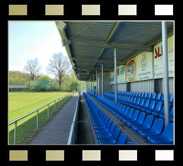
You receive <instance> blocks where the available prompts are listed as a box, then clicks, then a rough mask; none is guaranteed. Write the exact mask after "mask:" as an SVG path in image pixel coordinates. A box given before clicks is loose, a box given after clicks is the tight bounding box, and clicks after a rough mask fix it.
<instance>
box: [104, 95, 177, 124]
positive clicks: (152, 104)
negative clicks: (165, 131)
mask: <svg viewBox="0 0 183 166" xmlns="http://www.w3.org/2000/svg"><path fill="white" fill-rule="evenodd" d="M104 96H105V97H106V98H109V99H110V100H113V101H114V98H115V96H114V95H113V94H109V93H104ZM118 102H119V103H122V104H125V105H128V106H130V107H133V108H135V109H138V110H141V111H144V112H147V113H148V114H153V115H155V116H157V117H160V118H163V119H164V118H165V116H164V102H163V101H157V100H150V99H144V98H140V97H139V98H138V97H128V99H125V100H122V99H119V98H118ZM173 108H174V107H173V102H172V101H171V102H170V103H169V110H170V122H173V115H174V110H173Z"/></svg>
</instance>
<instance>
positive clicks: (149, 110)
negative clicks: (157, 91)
mask: <svg viewBox="0 0 183 166" xmlns="http://www.w3.org/2000/svg"><path fill="white" fill-rule="evenodd" d="M155 105H156V101H155V100H151V102H150V104H149V106H148V108H147V109H146V110H145V111H146V112H147V113H148V114H150V113H151V112H152V110H153V109H154V107H155Z"/></svg>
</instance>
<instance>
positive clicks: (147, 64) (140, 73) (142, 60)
mask: <svg viewBox="0 0 183 166" xmlns="http://www.w3.org/2000/svg"><path fill="white" fill-rule="evenodd" d="M136 60H137V62H136V66H137V81H141V80H148V79H152V78H153V73H152V52H143V53H141V54H139V55H138V56H137V57H136Z"/></svg>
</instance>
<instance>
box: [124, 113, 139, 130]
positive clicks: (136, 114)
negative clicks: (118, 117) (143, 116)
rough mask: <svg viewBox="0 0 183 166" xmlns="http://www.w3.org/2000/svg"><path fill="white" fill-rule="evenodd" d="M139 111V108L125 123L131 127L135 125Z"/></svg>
mask: <svg viewBox="0 0 183 166" xmlns="http://www.w3.org/2000/svg"><path fill="white" fill-rule="evenodd" d="M139 113H140V111H139V110H137V111H135V112H134V114H133V115H132V117H131V118H130V119H128V121H126V122H124V123H126V124H127V125H128V126H129V127H131V126H132V125H133V123H134V122H135V121H136V120H137V118H138V116H139Z"/></svg>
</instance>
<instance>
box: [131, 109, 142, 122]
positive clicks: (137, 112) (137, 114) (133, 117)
mask: <svg viewBox="0 0 183 166" xmlns="http://www.w3.org/2000/svg"><path fill="white" fill-rule="evenodd" d="M139 113H140V111H139V110H137V111H135V112H134V114H133V115H132V117H131V118H130V120H131V121H136V120H137V118H138V116H139Z"/></svg>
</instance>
